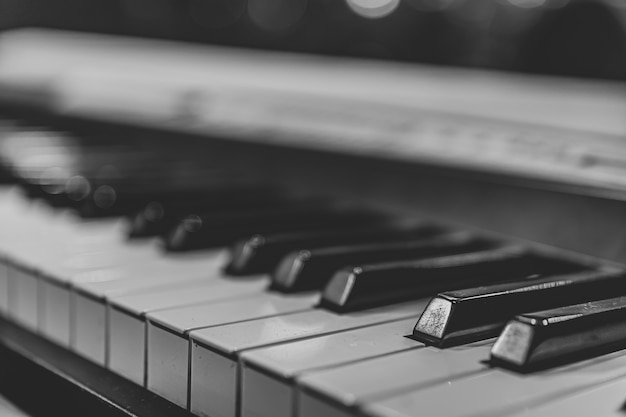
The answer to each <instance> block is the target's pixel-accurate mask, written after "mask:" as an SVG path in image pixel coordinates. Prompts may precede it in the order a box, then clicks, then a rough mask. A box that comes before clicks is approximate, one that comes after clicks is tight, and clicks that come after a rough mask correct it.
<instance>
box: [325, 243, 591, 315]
mask: <svg viewBox="0 0 626 417" xmlns="http://www.w3.org/2000/svg"><path fill="white" fill-rule="evenodd" d="M580 269H581V267H580V266H579V265H577V264H573V263H571V262H567V261H563V260H560V259H555V258H551V257H546V256H542V255H538V254H534V253H531V252H529V251H528V250H526V249H523V248H520V247H516V246H509V247H504V248H499V249H493V250H489V251H482V252H475V253H469V254H463V255H452V256H444V257H438V258H430V259H424V260H418V261H400V262H391V263H384V264H374V265H364V266H358V267H351V268H346V269H343V270H341V271H339V272H337V273H336V274H335V275H334V276H333V278H332V280H331V281H330V282H329V283H328V285H327V287H326V289H325V290H324V295H323V298H322V306H324V307H326V308H329V309H331V310H335V311H339V312H345V311H352V310H357V309H361V308H368V307H375V306H379V305H384V304H390V303H395V302H400V301H405V300H409V299H413V298H418V297H424V296H427V295H430V294H433V293H437V292H440V291H447V290H451V289H454V288H464V287H468V286H471V285H480V284H486V283H489V282H497V281H500V282H502V281H511V280H514V279H520V278H523V277H527V276H530V275H534V274H550V273H561V272H562V273H565V272H570V271H575V270H580Z"/></svg>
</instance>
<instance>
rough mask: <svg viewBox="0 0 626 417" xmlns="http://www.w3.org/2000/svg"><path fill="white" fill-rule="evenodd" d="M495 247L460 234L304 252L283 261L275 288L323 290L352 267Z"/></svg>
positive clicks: (276, 277)
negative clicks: (336, 274) (346, 268)
mask: <svg viewBox="0 0 626 417" xmlns="http://www.w3.org/2000/svg"><path fill="white" fill-rule="evenodd" d="M495 245H496V243H495V242H492V241H488V240H486V239H481V238H477V237H473V236H471V235H469V234H467V233H458V234H453V235H448V236H446V235H443V236H436V237H430V238H428V237H427V238H422V239H415V240H410V241H406V242H384V243H370V244H357V245H345V246H334V247H327V248H319V249H303V250H299V251H296V252H292V253H290V254H289V255H287V256H285V258H283V260H282V261H281V263H280V264H279V266H278V268H277V269H276V271H275V272H274V274H273V279H272V288H273V289H276V290H279V291H283V292H296V291H305V290H310V289H315V288H321V287H323V286H324V285H326V284H327V283H328V281H329V280H330V279H331V277H332V276H333V274H334V273H335V271H337V270H338V269H340V268H343V267H346V266H348V265H359V264H362V263H375V262H391V261H396V260H415V259H421V258H427V257H434V256H444V255H451V254H458V253H468V252H474V251H480V250H484V249H485V248H490V247H494V246H495Z"/></svg>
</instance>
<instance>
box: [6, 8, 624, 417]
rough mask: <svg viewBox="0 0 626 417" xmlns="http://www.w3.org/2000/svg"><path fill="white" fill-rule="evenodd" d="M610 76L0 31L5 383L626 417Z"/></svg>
mask: <svg viewBox="0 0 626 417" xmlns="http://www.w3.org/2000/svg"><path fill="white" fill-rule="evenodd" d="M349 3H351V4H353V6H354V5H358V4H360V3H361V2H358V1H354V2H353V3H352V2H349ZM365 3H367V2H365ZM391 3H393V2H391ZM426 3H428V2H426ZM451 3H452V2H451ZM512 3H515V2H512ZM250 4H255V3H254V2H250ZM353 6H351V7H353ZM354 7H356V6H354ZM251 10H252V11H254V10H256V9H254V8H253V9H251ZM358 10H360V9H358ZM365 10H366V11H367V10H368V9H367V8H366V9H365ZM257 12H258V10H257ZM361 12H363V10H361ZM363 13H365V12H363ZM385 13H386V12H385ZM258 16H263V14H262V13H261V14H259V15H258ZM625 92H626V87H625V86H624V84H623V83H622V82H618V81H607V80H604V81H599V80H584V81H583V80H581V79H570V78H556V77H546V76H537V75H534V76H530V75H521V74H513V73H503V72H494V71H486V70H478V69H458V68H449V67H435V66H427V65H418V64H406V63H404V64H403V63H398V62H394V63H389V62H384V61H373V60H364V59H349V58H339V57H332V58H329V57H320V56H312V55H299V54H294V53H285V52H278V51H259V50H246V49H240V48H232V47H225V46H206V45H203V46H198V45H190V44H183V43H178V42H171V41H156V40H145V39H143V40H142V39H138V38H123V37H117V36H109V35H95V34H86V33H81V34H80V35H77V34H76V33H71V32H58V31H51V30H44V29H18V30H13V31H7V32H4V33H2V35H1V37H0V101H1V113H2V114H1V116H2V117H1V120H0V135H1V138H0V158H1V159H2V163H3V169H4V170H5V171H6V172H4V174H6V176H5V177H3V179H4V180H5V181H6V182H7V184H6V185H3V186H2V190H1V193H0V201H1V203H0V213H2V215H1V216H0V222H1V223H2V230H3V233H2V235H3V237H2V238H1V239H0V240H1V244H0V258H1V260H2V264H1V266H0V268H1V270H0V297H1V298H0V315H1V316H2V317H1V318H0V342H1V349H0V353H1V356H0V366H1V367H2V368H1V369H2V375H3V376H2V377H1V381H0V393H2V394H3V395H6V396H7V397H8V398H9V399H10V400H12V401H14V402H16V403H17V404H18V405H19V406H20V407H22V408H23V409H25V410H26V411H27V412H28V413H32V414H35V415H39V414H44V413H46V414H50V413H52V414H67V415H71V414H76V415H83V414H88V415H132V416H148V415H151V416H152V415H154V416H161V415H162V416H178V415H198V416H209V417H217V416H301V417H305V416H307V417H312V416H342V417H345V416H368V417H374V416H377V417H390V416H417V415H420V416H421V415H424V416H428V415H437V416H478V415H481V416H485V415H494V416H495V415H511V416H519V415H537V416H541V415H546V416H547V415H563V414H565V413H568V414H569V415H590V414H592V413H593V414H594V415H621V414H623V413H624V411H623V410H622V408H623V406H624V403H625V402H626V356H624V352H625V351H624V350H623V349H624V347H625V341H626V338H624V336H623V334H626V333H624V327H625V326H626V325H624V324H623V323H626V321H625V320H626V317H624V312H623V311H624V304H625V303H626V300H624V299H623V298H619V297H620V296H622V295H626V288H625V287H624V285H625V284H624V279H626V278H624V271H623V267H624V264H625V263H626V235H624V234H623V233H622V232H621V227H622V225H623V224H624V214H625V213H626V210H625V208H626V203H625V200H626V184H625V180H624V175H623V172H624V170H625V169H626V148H625V145H624V142H623V141H624V136H625V135H626V117H625V116H626V98H625V97H626V94H624V93H625ZM164 213H166V214H164ZM169 213H174V214H169ZM166 216H170V217H171V218H170V217H166ZM155 218H156V221H155V222H154V223H155V224H157V226H158V227H162V229H159V230H158V231H154V230H152V229H150V228H149V227H148V226H146V224H148V223H150V222H151V221H152V220H154V219H155ZM166 218H167V219H169V220H168V221H169V222H170V223H167V224H166V223H165V220H163V219H166ZM159 222H161V223H159ZM157 226H150V227H157ZM264 250H266V252H264ZM277 254H278V255H280V256H278V255H277ZM250 259H252V260H253V261H250ZM246 262H250V263H246ZM251 262H259V264H254V263H251ZM418 280H422V281H423V283H421V284H419V283H418ZM614 297H618V298H614ZM606 300H610V301H606ZM465 310H467V311H465ZM594 320H595V321H594ZM542 326H543V327H542Z"/></svg>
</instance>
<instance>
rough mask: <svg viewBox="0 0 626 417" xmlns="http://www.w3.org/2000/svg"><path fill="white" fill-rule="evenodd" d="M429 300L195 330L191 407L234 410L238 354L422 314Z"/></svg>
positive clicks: (205, 412) (200, 411) (204, 412)
mask: <svg viewBox="0 0 626 417" xmlns="http://www.w3.org/2000/svg"><path fill="white" fill-rule="evenodd" d="M424 307H425V301H416V302H411V303H404V304H399V305H393V306H387V307H383V308H377V309H372V310H366V311H361V312H354V313H349V314H342V315H340V314H336V313H333V312H330V311H327V310H322V309H316V310H312V311H305V312H301V313H294V314H288V315H282V316H277V317H270V318H265V319H259V320H252V321H246V322H242V323H235V324H230V325H225V326H218V327H211V328H208V329H201V330H196V331H193V332H191V333H190V334H189V337H190V338H191V387H190V389H191V398H190V410H191V412H193V413H194V414H197V415H201V416H234V415H236V405H237V403H238V398H237V394H238V392H239V391H240V390H239V381H238V374H239V370H240V368H239V363H238V361H237V355H239V354H241V353H242V352H245V351H248V350H251V349H258V348H261V347H265V346H269V345H275V344H277V343H285V342H290V341H295V340H299V339H303V338H310V337H312V336H322V335H326V334H330V333H336V332H340V331H345V330H350V329H355V328H359V327H364V326H371V325H375V324H379V323H384V322H389V321H392V320H398V319H403V318H413V319H415V318H416V317H418V316H419V314H420V312H421V311H422V310H423V309H424Z"/></svg>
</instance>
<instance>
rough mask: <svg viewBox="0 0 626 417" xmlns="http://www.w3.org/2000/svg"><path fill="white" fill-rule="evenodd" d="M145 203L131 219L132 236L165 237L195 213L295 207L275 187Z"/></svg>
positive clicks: (216, 191) (225, 190) (153, 198)
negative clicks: (178, 223)
mask: <svg viewBox="0 0 626 417" xmlns="http://www.w3.org/2000/svg"><path fill="white" fill-rule="evenodd" d="M146 201H147V203H146ZM143 203H144V204H145V205H144V206H143V207H142V208H141V210H139V211H138V212H137V213H136V214H135V215H134V216H133V218H132V220H131V223H130V227H129V231H128V234H129V237H150V236H157V235H160V234H163V233H165V232H166V231H167V230H168V229H171V228H172V227H173V226H174V224H175V223H176V222H177V221H178V220H180V218H181V217H183V216H184V215H186V214H189V213H191V212H194V211H195V212H198V211H200V212H211V211H214V212H219V211H224V210H236V211H240V210H244V209H248V210H249V209H261V208H268V207H279V206H286V205H288V204H292V205H293V204H294V203H295V202H294V201H293V200H290V199H288V197H287V196H286V195H284V194H283V193H282V192H280V191H279V190H277V189H275V188H269V187H261V186H256V187H245V186H239V187H228V188H223V189H214V190H197V191H193V192H185V193H181V192H178V193H171V194H168V195H163V196H151V197H150V198H148V199H144V200H143Z"/></svg>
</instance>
